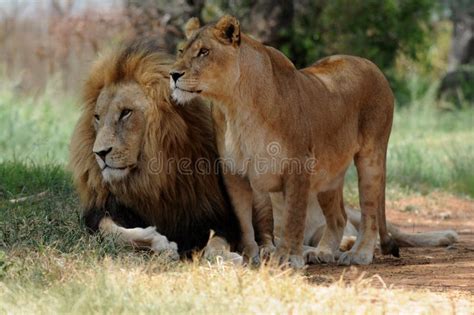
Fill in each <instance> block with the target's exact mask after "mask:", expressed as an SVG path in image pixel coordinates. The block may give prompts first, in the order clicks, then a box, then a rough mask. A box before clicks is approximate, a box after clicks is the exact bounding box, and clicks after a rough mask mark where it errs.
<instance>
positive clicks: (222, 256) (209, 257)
mask: <svg viewBox="0 0 474 315" xmlns="http://www.w3.org/2000/svg"><path fill="white" fill-rule="evenodd" d="M202 258H203V259H204V260H206V261H209V262H211V263H216V262H218V261H219V260H222V261H223V262H230V263H232V264H234V265H237V266H241V265H242V264H243V262H244V258H243V257H242V256H241V255H239V254H238V253H235V252H231V251H228V250H225V249H222V250H220V249H213V248H206V249H205V250H204V254H203V256H202Z"/></svg>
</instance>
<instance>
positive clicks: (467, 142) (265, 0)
mask: <svg viewBox="0 0 474 315" xmlns="http://www.w3.org/2000/svg"><path fill="white" fill-rule="evenodd" d="M223 14H233V15H235V16H237V17H238V18H239V19H240V20H241V24H242V28H243V31H244V32H246V33H248V34H250V35H251V36H253V37H255V38H257V39H259V40H260V41H262V42H263V43H265V44H267V45H271V46H274V47H277V48H278V49H280V50H282V51H283V52H284V53H285V54H286V55H287V56H288V57H289V58H290V59H291V60H292V61H293V62H294V63H295V65H296V66H297V67H304V66H306V65H310V64H311V63H313V62H315V61H316V60H317V59H319V58H322V57H324V56H327V55H331V54H352V55H358V56H362V57H366V58H368V59H370V60H372V61H374V62H375V63H376V64H377V65H378V66H379V67H380V68H381V69H382V70H383V71H384V73H385V74H386V75H387V77H388V78H389V80H390V82H391V85H392V89H393V91H394V93H395V95H396V100H397V111H396V116H395V124H394V128H393V134H392V139H391V143H390V149H389V166H388V169H389V180H390V181H391V182H390V183H389V186H396V187H407V188H409V189H414V190H416V191H421V192H427V191H429V190H430V189H433V188H436V189H437V188H440V189H447V190H450V191H453V192H459V193H463V194H468V195H471V196H474V169H473V167H474V166H473V165H474V132H473V125H474V121H473V120H474V117H473V114H474V106H473V104H474V1H472V0H383V1H380V0H294V1H287V0H240V1H238V0H230V1H224V0H174V1H168V0H108V1H98V0H43V1H15V0H9V1H2V2H0V126H1V128H0V163H1V162H6V161H8V162H11V161H17V162H19V163H26V164H29V165H31V164H41V165H44V164H51V163H53V164H54V163H56V164H57V163H59V164H60V165H65V164H66V162H67V159H68V149H67V147H68V142H69V137H70V134H71V131H72V128H73V126H74V124H75V121H76V119H77V117H78V114H79V109H78V106H76V105H77V103H78V100H79V98H78V96H79V95H80V90H81V85H82V83H83V81H84V79H85V76H86V75H87V72H88V70H89V66H90V64H91V62H92V61H93V60H94V59H95V58H96V57H97V55H98V54H100V53H101V52H103V51H104V50H107V49H112V48H113V47H115V46H116V45H117V44H118V43H120V42H121V41H123V40H126V39H128V38H131V37H134V36H152V37H154V38H156V39H157V40H158V41H159V42H160V44H161V45H162V47H163V49H164V50H166V51H168V52H169V53H171V54H174V53H175V51H176V46H177V44H178V43H179V42H180V41H182V40H183V39H184V34H183V31H182V26H183V25H184V23H185V22H186V21H187V19H189V18H190V17H194V16H196V17H198V18H199V19H200V20H201V21H202V22H203V23H207V22H211V21H215V20H216V19H218V18H219V17H220V16H222V15H223ZM8 165H10V164H8ZM8 167H10V166H8ZM348 182H349V184H350V185H351V184H353V187H354V194H353V195H354V196H355V197H354V198H356V195H357V194H356V190H355V187H356V180H355V176H354V173H353V172H352V173H351V175H350V176H349V180H348ZM4 185H6V186H8V185H7V184H4ZM350 185H349V186H350ZM5 190H6V189H5V188H3V191H5ZM349 191H352V190H351V189H349ZM1 193H2V181H1V180H0V194H1Z"/></svg>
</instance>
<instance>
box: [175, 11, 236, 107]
mask: <svg viewBox="0 0 474 315" xmlns="http://www.w3.org/2000/svg"><path fill="white" fill-rule="evenodd" d="M185 33H186V37H187V41H186V43H185V44H184V45H183V47H182V49H180V50H179V53H178V58H177V61H176V63H175V64H174V65H173V66H172V70H171V72H170V85H171V89H172V91H173V94H172V96H173V98H174V99H175V100H177V101H178V102H179V103H186V102H188V101H189V100H191V99H193V98H194V97H196V96H198V95H202V96H204V97H209V98H216V97H218V96H219V95H221V94H222V93H220V90H222V89H232V88H233V85H234V84H235V83H236V82H237V80H238V78H239V66H238V56H239V55H238V52H239V46H240V36H241V34H240V23H239V21H238V20H237V19H236V18H234V17H232V16H224V17H222V18H221V19H220V20H219V21H218V22H217V23H215V24H210V25H206V26H204V27H200V25H199V21H198V20H197V19H196V18H193V19H191V20H189V21H188V22H187V24H186V26H185Z"/></svg>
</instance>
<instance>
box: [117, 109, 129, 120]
mask: <svg viewBox="0 0 474 315" xmlns="http://www.w3.org/2000/svg"><path fill="white" fill-rule="evenodd" d="M131 114H132V111H131V110H130V109H124V110H122V112H121V113H120V118H119V119H125V118H127V117H128V116H130V115H131Z"/></svg>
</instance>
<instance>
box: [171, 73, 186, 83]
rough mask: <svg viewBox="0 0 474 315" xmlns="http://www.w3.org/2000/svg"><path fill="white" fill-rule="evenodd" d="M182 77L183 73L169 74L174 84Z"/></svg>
mask: <svg viewBox="0 0 474 315" xmlns="http://www.w3.org/2000/svg"><path fill="white" fill-rule="evenodd" d="M183 75H184V72H174V71H173V72H170V76H171V77H172V78H173V81H174V82H176V81H178V79H179V78H181V77H182V76H183Z"/></svg>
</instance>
